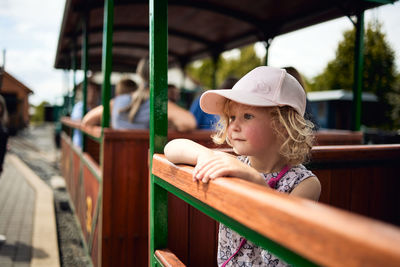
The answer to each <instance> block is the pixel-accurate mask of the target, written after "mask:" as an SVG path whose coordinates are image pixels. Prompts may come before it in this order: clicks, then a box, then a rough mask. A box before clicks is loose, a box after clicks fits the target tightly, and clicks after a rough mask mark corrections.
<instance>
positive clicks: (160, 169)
mask: <svg viewBox="0 0 400 267" xmlns="http://www.w3.org/2000/svg"><path fill="white" fill-rule="evenodd" d="M192 170H193V167H189V166H175V165H173V164H171V163H170V162H168V160H166V159H165V157H164V156H163V155H155V156H154V161H153V170H152V171H153V173H154V174H155V175H157V176H158V177H160V178H161V179H163V180H165V181H167V182H168V183H170V184H172V185H174V186H175V187H177V188H179V189H181V190H183V191H184V192H186V193H188V194H190V195H192V196H193V197H195V198H197V199H198V200H200V201H202V202H204V203H206V204H208V205H210V206H211V207H213V208H215V209H217V210H219V211H220V212H223V213H224V214H226V215H228V216H230V217H231V218H233V219H235V220H237V221H238V222H240V223H242V224H244V225H245V226H247V227H249V228H250V229H253V230H255V231H256V232H258V233H260V234H262V235H264V236H267V237H269V238H270V239H272V240H274V241H276V242H278V243H280V244H282V245H284V246H286V247H288V248H289V249H291V250H293V251H294V252H296V253H298V254H300V255H303V256H304V257H306V258H308V259H311V260H313V261H315V262H316V263H318V264H321V265H327V266H398V265H399V264H400V246H398V244H400V230H399V228H396V227H393V226H391V225H388V224H384V223H382V222H379V221H375V220H372V219H368V218H365V217H362V216H358V215H355V214H351V213H349V212H346V211H343V210H339V209H336V208H333V207H329V206H326V205H323V204H316V203H313V202H311V201H308V200H304V199H298V198H294V197H291V196H287V195H282V194H281V193H278V192H275V191H273V190H271V189H269V188H267V187H263V186H259V185H256V184H252V183H249V182H247V181H244V180H241V179H237V178H220V179H216V180H214V181H211V182H210V183H209V184H207V185H204V184H199V183H194V182H193V181H192V178H191V175H192ZM277 203H279V205H278V204H277ZM260 211H263V212H260ZM246 218H252V219H251V220H248V219H246ZM283 225H284V226H285V227H282V226H283Z"/></svg>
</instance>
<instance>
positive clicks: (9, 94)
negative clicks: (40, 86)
mask: <svg viewBox="0 0 400 267" xmlns="http://www.w3.org/2000/svg"><path fill="white" fill-rule="evenodd" d="M0 76H1V77H0V80H1V82H0V94H1V95H2V96H3V97H4V99H5V100H6V104H7V110H8V114H9V124H8V128H9V131H10V134H15V133H16V132H17V131H18V130H20V129H22V128H24V127H26V126H28V124H29V102H28V97H29V95H30V94H32V93H33V91H32V90H30V89H29V88H28V87H27V86H25V85H24V84H23V83H22V82H20V81H18V80H17V79H16V78H15V77H13V76H12V75H11V74H9V73H8V72H6V71H0Z"/></svg>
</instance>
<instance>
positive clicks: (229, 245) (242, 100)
mask: <svg viewBox="0 0 400 267" xmlns="http://www.w3.org/2000/svg"><path fill="white" fill-rule="evenodd" d="M200 106H201V108H202V109H203V110H204V111H205V112H207V113H209V114H216V115H219V116H220V122H219V129H218V132H217V133H216V134H215V135H214V136H213V139H214V141H215V142H216V143H218V144H221V143H224V142H225V141H226V142H227V143H228V144H229V145H231V146H232V147H233V150H234V152H235V153H236V154H238V155H240V156H238V157H234V156H232V155H229V154H226V153H222V152H216V151H213V150H210V149H208V148H206V147H204V146H201V145H199V144H197V143H195V142H192V141H190V140H186V139H175V140H172V141H171V142H169V143H168V144H167V145H166V147H165V150H164V152H165V155H166V157H167V158H168V160H170V161H171V162H173V163H183V164H192V165H196V167H195V169H194V172H193V180H194V181H201V182H203V183H207V182H208V181H209V180H210V179H211V180H212V179H217V178H218V177H227V176H231V177H238V178H242V179H245V180H248V181H251V182H255V183H258V184H261V185H265V186H268V187H270V188H272V189H275V190H277V191H279V192H282V193H287V194H291V195H295V196H298V197H303V198H308V199H312V200H318V199H319V195H320V192H321V186H320V183H319V180H318V179H317V177H316V176H315V175H314V174H313V173H312V172H311V171H309V170H307V169H306V168H305V167H304V166H303V165H302V163H303V162H304V161H306V159H307V157H308V154H309V152H310V150H311V147H312V142H313V138H314V136H313V131H312V127H313V125H312V123H311V122H309V121H306V120H305V119H304V117H303V116H304V112H305V106H306V96H305V93H304V90H303V88H302V86H301V85H300V84H299V83H298V81H297V80H296V79H295V78H293V77H292V76H291V75H289V74H287V73H286V71H285V70H282V69H277V68H272V67H265V66H263V67H258V68H255V69H254V70H252V71H251V72H249V73H248V74H246V75H245V76H244V77H243V78H242V79H240V80H239V81H238V82H237V83H236V84H235V86H234V87H233V88H232V89H231V90H210V91H207V92H205V93H204V94H203V95H202V96H201V99H200ZM260 212H262V211H260ZM218 239H219V241H218V259H217V260H218V266H286V265H287V264H286V263H285V262H283V261H282V260H280V259H278V258H277V257H275V256H274V255H272V254H271V253H269V252H268V251H266V250H264V249H262V248H260V247H258V246H256V245H254V244H253V243H252V242H250V241H247V240H246V239H244V238H243V237H241V236H240V235H239V234H237V233H236V232H235V231H233V230H231V229H229V228H228V227H226V226H225V225H223V224H222V223H221V224H220V227H219V237H218Z"/></svg>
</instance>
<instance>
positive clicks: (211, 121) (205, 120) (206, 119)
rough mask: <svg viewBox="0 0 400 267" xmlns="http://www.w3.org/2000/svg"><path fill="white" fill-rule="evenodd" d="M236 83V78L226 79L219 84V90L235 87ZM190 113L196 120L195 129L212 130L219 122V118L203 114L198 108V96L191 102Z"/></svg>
mask: <svg viewBox="0 0 400 267" xmlns="http://www.w3.org/2000/svg"><path fill="white" fill-rule="evenodd" d="M237 81H238V79H237V78H234V77H228V78H227V79H225V81H224V82H223V83H222V84H221V86H220V89H232V87H233V86H234V85H235V83H236V82H237ZM190 112H191V113H192V114H193V116H194V117H195V118H196V122H197V129H202V130H214V129H215V125H216V124H217V122H218V121H219V117H218V116H217V115H213V114H208V113H205V112H204V111H203V110H202V109H201V108H200V96H198V97H196V99H195V100H193V103H192V105H191V106H190Z"/></svg>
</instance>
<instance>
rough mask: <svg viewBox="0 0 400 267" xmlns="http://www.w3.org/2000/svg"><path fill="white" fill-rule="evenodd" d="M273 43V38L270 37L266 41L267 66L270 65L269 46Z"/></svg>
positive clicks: (265, 61) (265, 63) (265, 60)
mask: <svg viewBox="0 0 400 267" xmlns="http://www.w3.org/2000/svg"><path fill="white" fill-rule="evenodd" d="M271 43H272V38H269V39H267V40H266V41H265V42H264V47H265V58H264V65H265V66H268V57H269V47H270V46H271Z"/></svg>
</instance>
